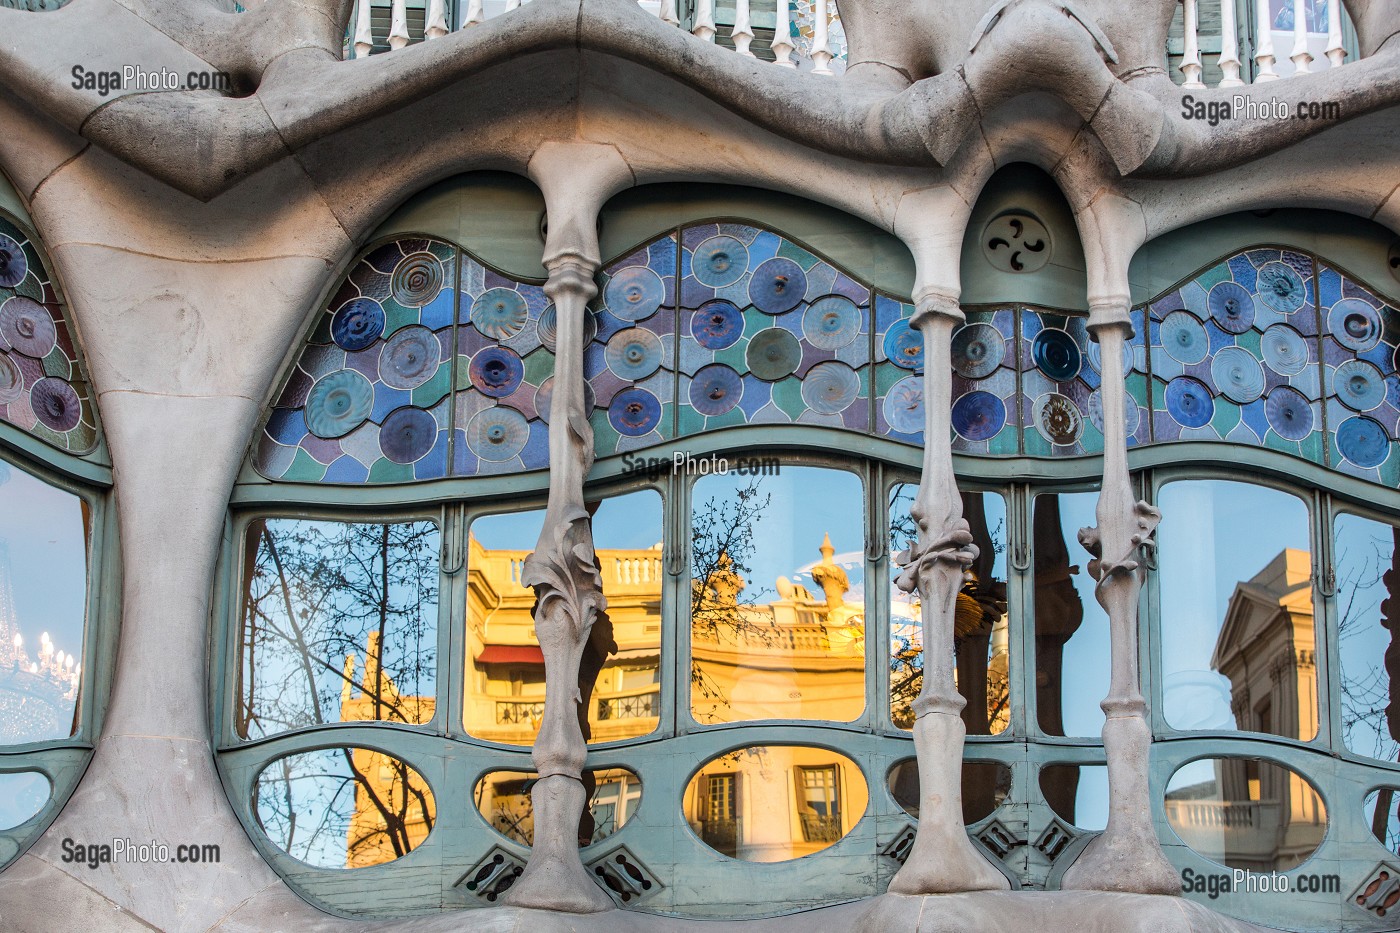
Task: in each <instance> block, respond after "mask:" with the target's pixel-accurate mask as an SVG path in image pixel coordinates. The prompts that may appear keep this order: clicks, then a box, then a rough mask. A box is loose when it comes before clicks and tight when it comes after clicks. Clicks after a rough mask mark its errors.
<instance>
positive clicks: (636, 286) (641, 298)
mask: <svg viewBox="0 0 1400 933" xmlns="http://www.w3.org/2000/svg"><path fill="white" fill-rule="evenodd" d="M603 300H604V301H606V302H607V305H608V310H609V311H611V312H612V313H613V316H615V317H618V318H621V319H622V320H624V321H640V320H642V319H643V318H648V317H651V316H652V315H653V314H655V313H656V309H657V308H659V307H661V303H662V302H663V301H665V300H666V283H664V282H662V281H661V276H659V275H657V274H656V273H655V272H652V271H651V270H650V269H648V268H647V267H646V266H628V267H627V268H626V269H619V270H617V271H616V272H614V273H612V277H611V278H610V279H608V285H607V287H606V288H605V289H603Z"/></svg>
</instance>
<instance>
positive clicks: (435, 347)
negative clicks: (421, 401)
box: [379, 324, 442, 389]
mask: <svg viewBox="0 0 1400 933" xmlns="http://www.w3.org/2000/svg"><path fill="white" fill-rule="evenodd" d="M441 356H442V344H441V343H439V342H438V339H437V335H436V334H434V333H433V332H432V331H430V330H428V328H426V327H419V326H418V325H417V324H411V325H409V326H408V327H401V328H399V329H398V330H396V331H394V335H393V336H392V337H390V338H389V339H388V341H387V342H385V344H384V350H383V352H382V353H380V355H379V379H380V381H381V382H383V383H384V384H385V385H387V386H390V387H391V388H395V389H416V388H418V387H419V386H421V385H422V384H423V383H425V382H427V381H428V380H429V379H431V378H433V375H434V374H435V373H436V372H437V370H438V362H439V360H440V358H441Z"/></svg>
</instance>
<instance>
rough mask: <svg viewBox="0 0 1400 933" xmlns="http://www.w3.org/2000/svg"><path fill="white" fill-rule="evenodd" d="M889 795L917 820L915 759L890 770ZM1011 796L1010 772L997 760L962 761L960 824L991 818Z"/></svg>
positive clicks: (916, 770)
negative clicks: (961, 820)
mask: <svg viewBox="0 0 1400 933" xmlns="http://www.w3.org/2000/svg"><path fill="white" fill-rule="evenodd" d="M888 780H889V785H890V796H891V797H893V798H894V802H895V803H897V804H899V805H900V807H901V808H903V810H904V812H905V813H908V814H909V815H910V816H912V817H913V818H914V819H916V820H917V819H918V818H919V760H918V759H917V758H906V759H904V760H903V761H901V762H898V763H896V764H895V766H894V767H892V768H890V774H889V779H888ZM1010 793H1011V769H1010V768H1009V767H1007V766H1006V765H1004V764H1002V763H1001V762H999V761H964V762H963V766H962V803H963V825H965V826H971V825H972V824H973V823H976V822H978V821H979V820H985V819H986V818H987V817H989V816H991V815H992V813H993V811H995V810H996V808H997V807H999V806H1001V802H1002V801H1003V800H1005V799H1006V798H1007V796H1008V795H1010Z"/></svg>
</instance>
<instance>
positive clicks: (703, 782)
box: [683, 745, 869, 862]
mask: <svg viewBox="0 0 1400 933" xmlns="http://www.w3.org/2000/svg"><path fill="white" fill-rule="evenodd" d="M868 799H869V791H868V789H867V788H866V785H865V778H864V777H863V776H862V775H861V771H860V768H859V767H857V766H856V765H855V763H853V762H852V761H851V760H850V759H849V758H847V757H845V756H844V755H840V754H838V753H836V752H833V751H829V750H827V749H824V748H808V747H802V746H789V745H766V746H759V747H756V748H741V749H738V750H736V751H733V752H730V753H729V754H727V755H722V756H720V757H719V758H716V759H715V760H713V761H711V762H708V763H707V764H706V765H705V766H704V767H703V768H702V769H701V770H700V772H699V773H698V774H696V775H695V777H694V778H692V779H691V781H690V785H689V786H688V787H687V788H686V791H685V798H684V802H683V806H684V811H685V819H686V822H687V823H689V824H690V828H691V829H692V830H693V831H694V832H695V834H696V835H697V836H699V837H700V838H701V839H702V840H703V841H704V842H705V843H706V844H707V845H709V846H710V847H711V848H713V849H716V850H717V851H719V852H722V853H724V854H725V855H728V856H730V857H732V858H740V859H744V860H745V861H750V862H781V861H785V860H787V859H794V858H799V857H801V856H803V855H810V854H811V853H813V852H819V851H821V850H822V849H825V848H826V847H827V846H830V845H832V844H833V843H835V842H837V841H839V840H840V839H841V837H842V836H844V835H846V833H848V832H850V831H851V829H852V827H854V826H855V824H856V823H857V822H858V821H859V820H860V818H861V815H862V814H864V813H865V807H866V803H867V802H868Z"/></svg>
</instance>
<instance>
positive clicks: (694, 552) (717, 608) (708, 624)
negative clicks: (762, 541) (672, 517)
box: [690, 478, 779, 703]
mask: <svg viewBox="0 0 1400 933" xmlns="http://www.w3.org/2000/svg"><path fill="white" fill-rule="evenodd" d="M762 482H763V481H762V479H761V478H756V479H754V480H752V481H750V483H749V484H748V485H747V486H744V487H742V488H740V489H736V490H735V491H734V496H733V498H732V499H721V498H717V497H715V496H711V497H710V498H709V499H707V500H706V501H705V504H704V505H702V506H699V507H697V508H695V509H693V510H692V512H691V533H690V552H691V581H692V582H691V590H690V625H691V636H692V639H703V640H706V641H718V640H720V639H721V638H725V639H728V640H731V641H734V642H743V643H753V642H759V643H762V644H765V645H766V644H772V643H773V642H774V640H776V639H777V637H778V634H779V633H778V626H777V624H776V621H775V620H774V619H773V617H772V616H771V615H768V614H764V613H755V612H746V611H744V607H742V606H741V605H740V602H739V594H740V593H741V592H742V591H743V590H744V588H745V585H746V583H745V576H746V575H747V574H749V573H752V568H751V567H750V566H749V563H748V562H749V560H750V559H752V557H753V555H754V553H755V552H756V550H757V547H758V546H757V544H756V542H755V539H754V530H755V527H756V526H757V525H758V523H759V521H761V520H762V518H763V511H764V509H766V508H768V505H769V503H770V502H771V501H772V498H773V497H772V495H771V494H762V493H761V490H760V488H759V487H760V485H761V484H762ZM767 592H768V591H767V590H764V589H756V590H754V591H753V593H752V594H751V598H750V600H749V601H750V602H759V601H761V599H762V597H763V596H764V595H765V594H766V593H767ZM690 678H691V684H692V686H693V688H694V689H695V691H696V692H697V693H698V694H699V695H700V696H702V697H704V698H705V699H712V700H716V701H718V702H720V703H723V702H725V697H724V691H723V688H722V687H721V686H720V684H719V683H718V682H717V681H716V680H715V679H714V678H713V677H711V676H710V675H709V674H708V673H706V672H705V671H704V669H703V667H702V666H701V665H700V664H698V663H692V664H691V668H690Z"/></svg>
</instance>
